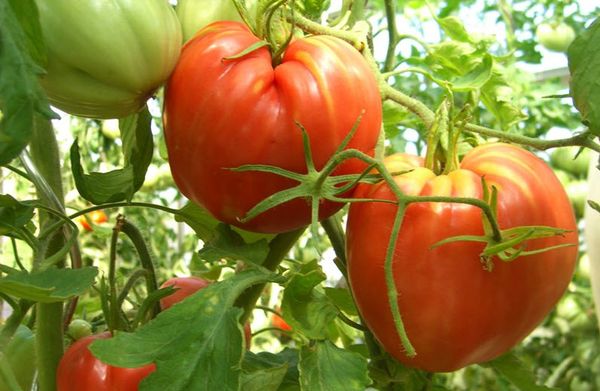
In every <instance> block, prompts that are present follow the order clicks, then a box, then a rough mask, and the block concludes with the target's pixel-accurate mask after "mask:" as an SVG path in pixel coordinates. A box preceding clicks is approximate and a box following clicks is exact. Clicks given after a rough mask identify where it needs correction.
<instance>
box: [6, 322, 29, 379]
mask: <svg viewBox="0 0 600 391" xmlns="http://www.w3.org/2000/svg"><path fill="white" fill-rule="evenodd" d="M1 359H2V360H7V361H8V364H9V365H10V367H11V368H12V370H13V374H14V375H15V379H16V380H17V383H18V384H19V386H21V389H23V390H30V389H31V384H32V383H33V377H34V375H35V336H34V335H33V332H32V331H31V330H29V328H27V327H26V326H24V325H20V326H19V328H18V329H17V331H16V332H15V334H14V335H13V337H12V339H11V340H10V342H9V343H8V345H7V346H6V349H5V350H4V357H3V358H1ZM8 389H9V388H8V386H7V385H6V384H5V383H4V380H3V378H2V376H0V390H8Z"/></svg>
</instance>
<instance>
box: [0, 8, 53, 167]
mask: <svg viewBox="0 0 600 391" xmlns="http://www.w3.org/2000/svg"><path fill="white" fill-rule="evenodd" d="M13 3H14V4H13ZM15 4H17V5H18V6H17V7H15ZM15 10H16V11H18V12H15ZM36 14H37V12H36V8H35V3H34V2H33V0H28V1H25V0H23V1H20V2H15V1H12V2H9V1H8V0H0V37H2V45H0V69H1V70H2V72H0V165H1V164H7V163H9V162H10V161H11V160H13V159H14V158H15V157H16V156H17V155H18V154H19V153H20V152H21V150H22V149H23V148H25V146H27V144H28V143H29V139H30V137H31V134H32V129H33V119H34V116H36V115H43V116H45V117H47V118H57V116H56V114H55V113H53V112H52V110H50V106H49V104H48V100H47V98H46V95H45V94H44V91H43V90H42V88H41V87H40V85H39V83H38V76H39V75H41V74H42V73H43V70H42V69H41V68H40V67H39V66H38V65H37V64H35V62H34V60H33V59H32V58H31V53H32V52H33V53H35V51H36V50H37V49H40V48H39V47H37V46H36V50H34V49H32V45H33V43H32V41H31V40H33V41H42V40H41V39H39V37H37V38H38V39H35V38H36V37H35V32H36V31H37V32H39V29H40V27H39V22H38V19H37V17H36ZM19 21H21V22H22V23H23V24H22V25H21V24H20V23H19ZM24 29H25V31H24ZM28 35H31V36H30V38H31V39H29V40H28V39H27V38H28ZM15 81H19V82H18V83H17V82H15Z"/></svg>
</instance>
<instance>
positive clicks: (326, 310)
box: [281, 260, 338, 339]
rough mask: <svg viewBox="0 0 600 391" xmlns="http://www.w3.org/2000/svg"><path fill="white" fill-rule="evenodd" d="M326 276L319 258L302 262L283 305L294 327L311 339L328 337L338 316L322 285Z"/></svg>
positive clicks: (285, 295) (287, 287)
mask: <svg viewBox="0 0 600 391" xmlns="http://www.w3.org/2000/svg"><path fill="white" fill-rule="evenodd" d="M325 279H326V276H325V274H324V273H323V271H322V270H321V268H320V267H319V265H318V263H317V261H316V260H315V261H312V262H309V263H307V264H306V265H303V266H302V270H300V272H298V273H297V274H294V275H293V277H291V278H290V280H289V281H288V283H287V285H286V287H285V291H284V293H283V300H282V304H281V309H282V312H283V314H284V315H285V316H284V319H285V321H286V322H287V323H288V324H289V325H290V326H291V327H292V329H294V330H297V331H300V332H302V333H303V334H304V335H306V336H307V337H308V338H311V339H323V338H327V335H328V334H327V328H328V326H329V325H330V324H331V322H332V321H333V320H334V319H335V318H336V317H337V313H338V310H337V308H336V307H335V305H334V304H333V303H332V302H331V300H330V299H329V298H328V297H327V296H326V295H325V294H324V293H323V291H322V289H319V284H320V283H321V282H323V281H325Z"/></svg>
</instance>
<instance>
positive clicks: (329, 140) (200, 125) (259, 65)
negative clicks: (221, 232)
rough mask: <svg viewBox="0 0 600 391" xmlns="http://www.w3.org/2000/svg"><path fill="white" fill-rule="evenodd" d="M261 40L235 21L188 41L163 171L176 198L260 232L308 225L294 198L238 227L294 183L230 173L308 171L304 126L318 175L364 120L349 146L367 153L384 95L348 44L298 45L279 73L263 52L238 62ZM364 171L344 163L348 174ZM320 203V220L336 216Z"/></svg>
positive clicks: (170, 96) (169, 97) (171, 92)
mask: <svg viewBox="0 0 600 391" xmlns="http://www.w3.org/2000/svg"><path fill="white" fill-rule="evenodd" d="M258 41H259V39H258V38H257V37H255V36H254V35H252V33H251V32H250V31H249V30H248V29H247V28H246V27H245V26H244V25H242V24H240V23H237V22H217V23H213V24H211V25H209V26H207V27H205V28H204V29H202V30H201V31H199V32H198V34H197V35H196V36H195V37H194V38H193V39H192V40H190V41H188V42H187V43H186V44H185V46H184V48H183V51H182V54H181V57H180V60H179V62H178V64H177V66H176V67H175V70H174V71H173V74H172V76H171V78H170V79H169V81H168V83H167V86H166V90H165V106H164V116H163V120H164V129H165V139H166V145H167V150H168V154H169V163H170V166H171V171H172V173H173V178H174V180H175V183H176V184H177V186H178V187H179V189H180V190H181V192H182V193H183V194H184V195H185V196H187V197H188V198H190V199H191V200H192V201H195V202H197V203H199V204H201V205H202V206H204V207H205V209H207V210H208V211H209V212H211V213H212V214H213V215H214V216H215V217H216V218H217V219H219V220H220V221H223V222H225V223H228V224H233V225H236V226H238V227H241V228H244V229H247V230H250V231H256V232H266V233H278V232H285V231H290V230H293V229H296V228H300V227H302V226H305V225H307V224H309V223H310V215H311V214H310V203H309V202H307V201H306V200H304V199H300V198H297V199H294V200H292V201H289V202H286V203H284V204H282V205H279V206H277V207H275V208H273V209H270V210H268V211H266V212H263V213H261V214H260V215H258V216H257V217H255V218H254V219H252V220H250V221H247V222H241V221H240V219H242V218H243V217H244V216H245V215H246V213H247V212H248V211H249V210H250V209H251V208H252V207H253V206H255V205H256V204H258V203H259V202H260V201H262V200H263V199H265V198H266V197H268V196H270V195H272V194H273V193H276V192H279V191H282V190H285V189H288V188H290V187H293V186H295V185H297V184H298V183H297V182H296V181H294V180H291V179H287V178H283V177H281V176H278V175H275V174H271V173H263V172H255V171H254V172H234V171H232V170H230V169H231V168H235V167H239V166H242V165H244V164H265V165H272V166H278V167H281V168H283V169H286V170H289V171H293V172H297V173H306V171H307V170H306V163H305V158H304V147H303V143H302V134H301V131H300V130H299V128H298V124H301V125H302V126H303V127H304V128H305V129H306V131H307V133H308V135H309V138H310V145H311V148H312V156H313V160H314V162H315V166H316V168H317V169H320V168H322V167H323V166H324V164H325V163H326V162H327V161H328V160H329V159H330V157H331V156H332V154H333V153H334V151H335V149H336V148H337V147H338V146H339V145H340V143H341V142H342V140H343V139H344V137H345V136H346V135H347V134H348V133H349V132H350V130H351V129H352V127H353V126H354V125H355V123H356V122H357V120H358V119H359V117H360V115H361V113H363V115H362V117H361V118H360V125H359V126H358V129H357V131H356V134H355V135H354V137H353V139H352V141H351V142H350V145H349V147H350V148H356V149H359V150H361V151H363V152H366V153H370V154H372V153H373V150H374V148H375V145H376V142H377V138H378V135H379V132H380V127H381V112H382V109H381V97H380V95H379V90H378V87H377V82H376V80H375V77H374V76H373V74H372V72H371V70H370V69H369V66H368V64H367V63H366V61H365V60H364V59H363V58H362V57H361V56H360V54H359V53H358V52H357V51H356V50H355V49H354V48H352V47H351V46H350V45H349V44H347V43H346V42H344V41H342V40H339V39H337V38H334V37H330V36H311V37H307V38H300V39H295V40H294V41H293V42H292V43H291V44H290V45H289V46H288V47H287V49H286V51H285V54H284V56H283V58H282V60H281V62H280V64H279V65H276V66H275V67H273V64H272V61H273V59H272V58H271V55H270V53H269V50H268V49H267V48H265V47H262V48H260V49H257V50H254V51H253V52H252V53H250V54H247V55H245V56H243V57H241V58H237V59H227V58H229V57H231V56H234V55H237V54H240V53H241V52H242V51H244V50H245V49H248V48H249V47H250V46H251V45H253V44H255V43H257V42H258ZM364 168H365V165H364V164H363V163H362V162H359V161H357V160H350V161H347V162H345V163H343V164H342V165H341V166H340V167H339V168H338V169H337V171H336V172H335V174H336V175H338V174H340V175H341V174H351V173H357V172H360V171H362V170H363V169H364ZM341 206H342V205H341V204H339V203H331V202H322V203H321V204H320V218H325V217H327V216H330V215H331V214H333V213H335V212H336V211H337V210H339V209H340V208H341Z"/></svg>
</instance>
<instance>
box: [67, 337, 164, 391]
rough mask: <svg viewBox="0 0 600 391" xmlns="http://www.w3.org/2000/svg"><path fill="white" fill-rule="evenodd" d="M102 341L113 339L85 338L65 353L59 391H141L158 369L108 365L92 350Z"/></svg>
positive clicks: (153, 366) (150, 365) (153, 367)
mask: <svg viewBox="0 0 600 391" xmlns="http://www.w3.org/2000/svg"><path fill="white" fill-rule="evenodd" d="M100 338H110V333H108V332H106V333H102V334H97V335H90V336H88V337H84V338H82V339H80V340H78V341H77V342H75V343H74V344H73V345H71V346H70V347H69V349H68V350H67V351H66V352H65V354H64V356H63V357H62V359H61V360H60V363H59V365H58V371H57V374H56V377H57V389H58V391H81V390H86V391H137V389H138V385H139V383H140V381H142V379H143V378H145V377H146V376H148V375H149V374H150V373H151V372H153V371H154V370H155V369H156V367H155V365H154V364H149V365H145V366H143V367H140V368H120V367H113V366H111V365H107V364H104V363H103V362H102V361H100V360H99V359H97V358H96V357H94V355H93V354H92V353H91V352H90V351H89V349H88V345H89V344H90V343H92V342H93V341H94V340H96V339H100Z"/></svg>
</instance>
